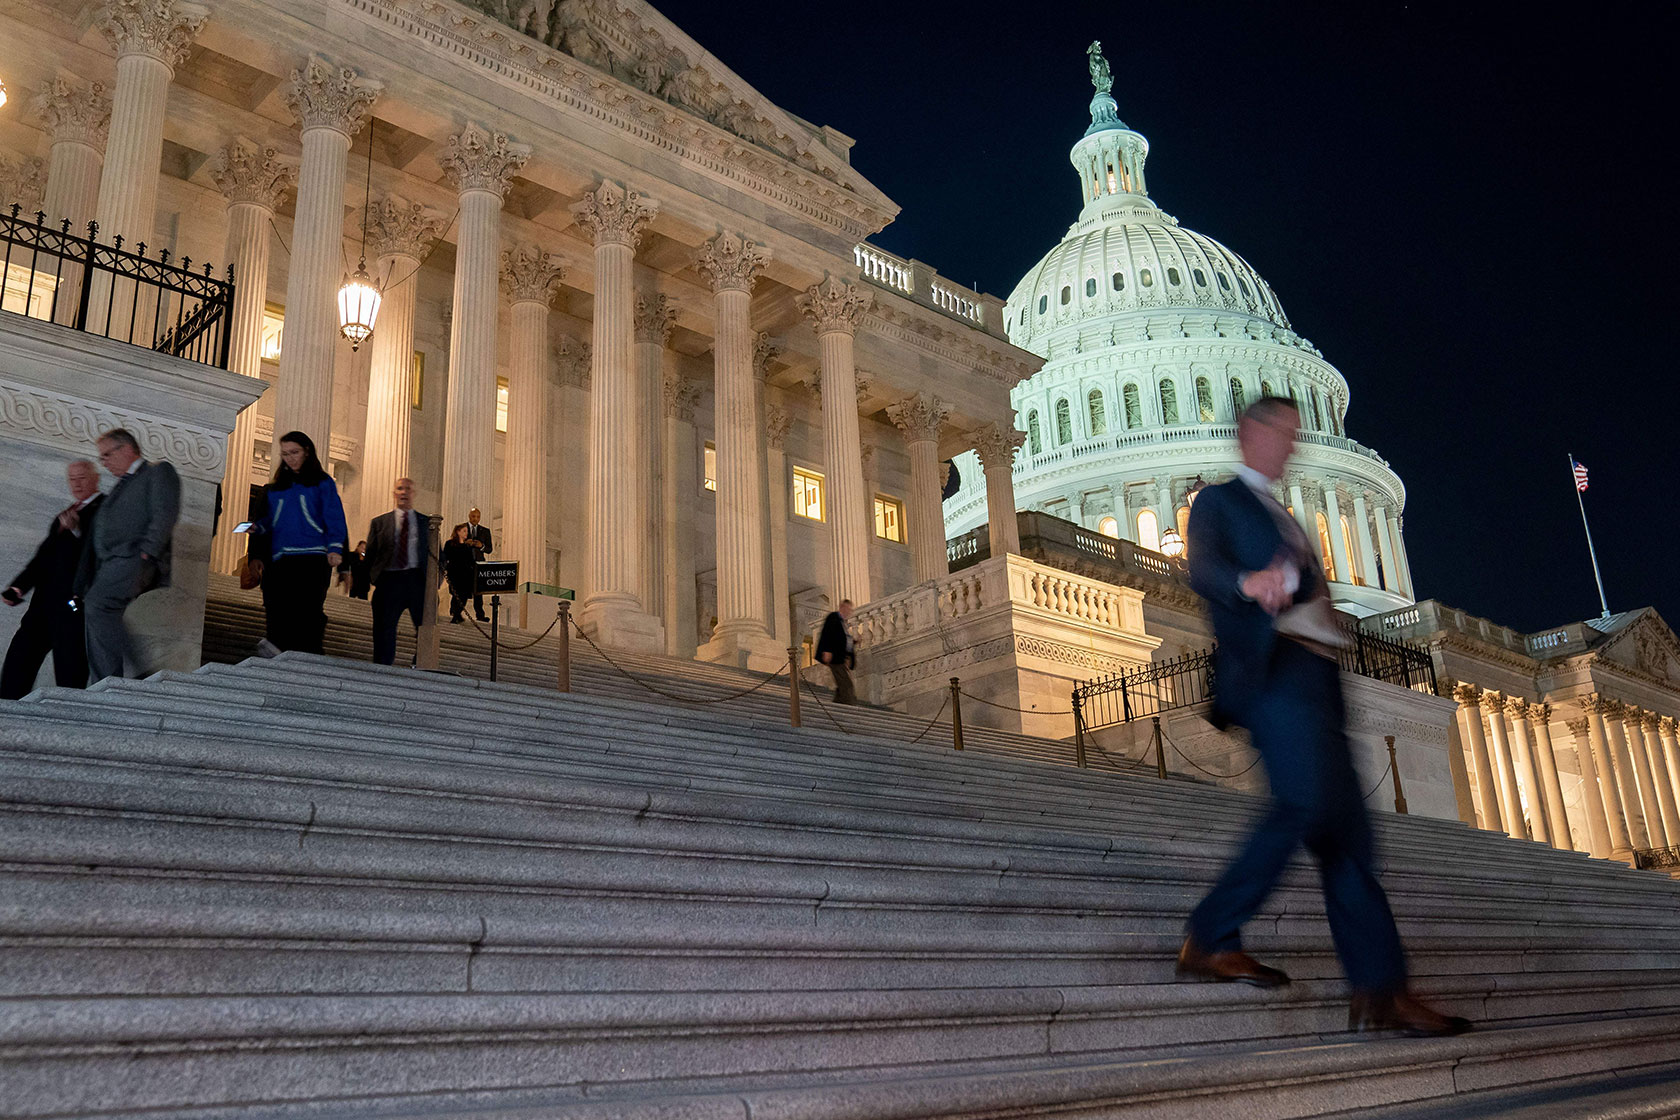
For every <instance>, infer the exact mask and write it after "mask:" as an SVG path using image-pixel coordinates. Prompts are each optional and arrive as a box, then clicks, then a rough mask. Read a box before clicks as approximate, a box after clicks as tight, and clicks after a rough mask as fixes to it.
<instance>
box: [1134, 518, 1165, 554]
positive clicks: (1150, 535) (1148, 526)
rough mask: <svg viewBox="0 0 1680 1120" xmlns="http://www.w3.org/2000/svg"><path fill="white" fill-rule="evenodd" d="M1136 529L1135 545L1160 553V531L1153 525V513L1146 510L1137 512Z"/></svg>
mask: <svg viewBox="0 0 1680 1120" xmlns="http://www.w3.org/2000/svg"><path fill="white" fill-rule="evenodd" d="M1137 527H1138V535H1137V543H1138V544H1140V545H1142V546H1143V547H1144V548H1147V549H1148V550H1149V551H1151V552H1159V551H1161V530H1160V528H1159V527H1158V526H1157V525H1156V523H1155V514H1154V512H1153V511H1151V510H1147V509H1142V510H1139V511H1138V516H1137Z"/></svg>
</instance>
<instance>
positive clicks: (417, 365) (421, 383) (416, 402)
mask: <svg viewBox="0 0 1680 1120" xmlns="http://www.w3.org/2000/svg"><path fill="white" fill-rule="evenodd" d="M410 388H411V390H412V391H411V394H410V396H411V399H410V401H409V406H410V407H411V408H419V407H420V406H421V404H422V403H423V402H424V401H425V399H426V355H424V354H422V353H421V352H420V351H418V350H416V351H415V352H414V384H413V385H412V386H411V387H410Z"/></svg>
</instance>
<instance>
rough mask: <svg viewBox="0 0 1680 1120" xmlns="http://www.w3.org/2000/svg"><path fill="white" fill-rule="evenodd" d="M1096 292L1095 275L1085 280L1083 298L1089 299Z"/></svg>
mask: <svg viewBox="0 0 1680 1120" xmlns="http://www.w3.org/2000/svg"><path fill="white" fill-rule="evenodd" d="M1096 294H1097V278H1096V277H1095V276H1093V277H1091V278H1090V279H1088V280H1086V281H1085V298H1086V299H1090V298H1091V297H1092V296H1094V295H1096Z"/></svg>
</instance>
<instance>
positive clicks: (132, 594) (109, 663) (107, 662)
mask: <svg viewBox="0 0 1680 1120" xmlns="http://www.w3.org/2000/svg"><path fill="white" fill-rule="evenodd" d="M155 571H156V567H155V565H154V564H153V562H152V561H150V560H145V559H142V558H141V557H139V556H114V557H111V558H110V559H107V560H101V561H100V562H99V568H98V570H97V571H96V572H95V573H94V577H93V583H92V585H91V586H89V587H88V589H87V593H86V594H85V595H83V596H82V614H83V616H84V617H83V620H82V625H83V627H84V633H85V635H86V638H87V659H88V680H89V681H90V682H92V681H102V680H104V679H105V678H106V677H120V676H122V675H123V665H124V663H125V662H126V661H127V659H128V629H127V628H126V627H125V626H124V625H123V612H124V611H126V610H128V605H129V604H130V603H132V602H134V600H135V599H136V598H137V597H138V596H139V594H140V589H141V588H142V587H144V586H145V585H146V583H147V582H148V579H147V577H148V576H149V575H150V574H152V573H153V572H155Z"/></svg>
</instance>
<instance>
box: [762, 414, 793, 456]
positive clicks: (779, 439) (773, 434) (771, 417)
mask: <svg viewBox="0 0 1680 1120" xmlns="http://www.w3.org/2000/svg"><path fill="white" fill-rule="evenodd" d="M792 426H793V413H791V412H789V411H788V410H787V409H785V408H783V407H782V406H781V405H779V404H772V405H766V406H765V408H764V435H765V437H766V438H767V439H768V440H769V442H770V446H771V447H773V448H776V449H777V450H778V451H779V450H781V448H782V445H783V444H784V443H785V442H786V441H787V434H788V429H789V428H791V427H792Z"/></svg>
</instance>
